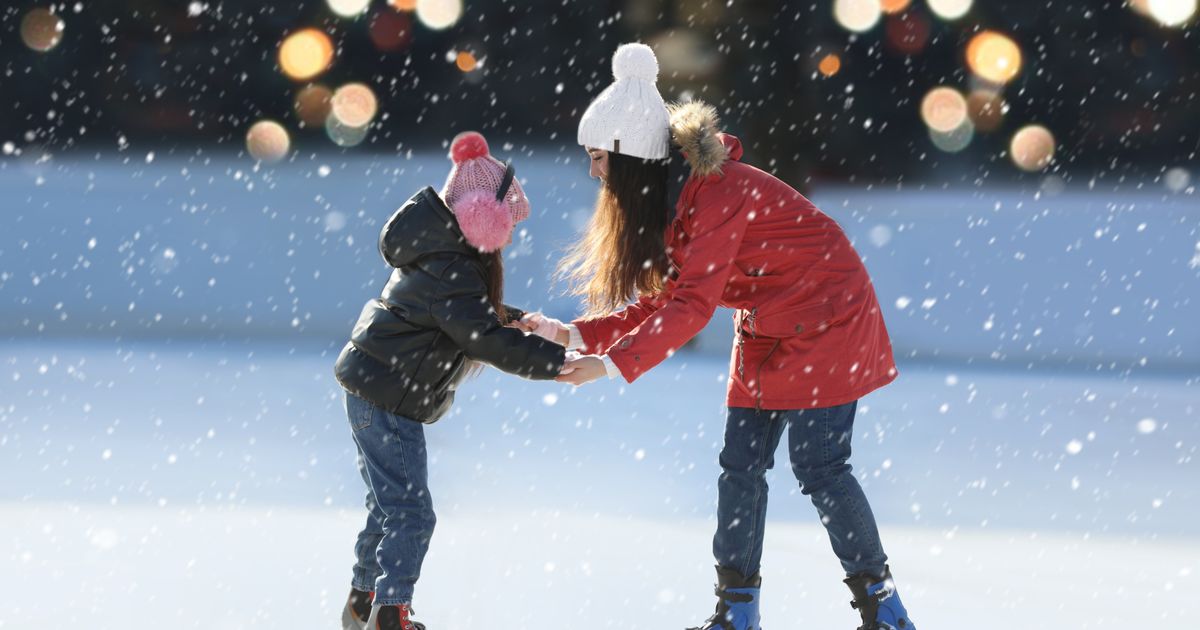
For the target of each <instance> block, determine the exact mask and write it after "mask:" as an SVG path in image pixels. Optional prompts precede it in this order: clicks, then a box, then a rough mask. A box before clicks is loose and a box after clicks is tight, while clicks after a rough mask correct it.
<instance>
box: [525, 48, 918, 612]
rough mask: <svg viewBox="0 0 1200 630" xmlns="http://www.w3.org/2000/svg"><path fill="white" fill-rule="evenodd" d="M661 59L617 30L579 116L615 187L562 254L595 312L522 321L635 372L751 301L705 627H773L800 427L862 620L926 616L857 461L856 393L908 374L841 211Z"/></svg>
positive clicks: (598, 172)
mask: <svg viewBox="0 0 1200 630" xmlns="http://www.w3.org/2000/svg"><path fill="white" fill-rule="evenodd" d="M657 72H658V64H657V60H656V59H655V57H654V54H653V52H652V51H651V50H650V48H648V47H646V46H644V45H641V44H627V45H624V46H622V47H620V48H619V49H618V50H617V53H616V55H615V56H614V58H613V74H614V76H615V77H616V81H615V82H614V83H613V84H612V85H611V86H609V88H608V89H606V90H605V91H604V92H603V93H601V94H600V96H598V97H597V98H596V100H595V101H594V102H593V103H592V104H591V105H590V107H589V108H588V110H587V111H586V112H585V113H584V115H583V119H582V120H581V122H580V125H579V142H580V144H582V145H583V146H584V147H585V148H586V150H587V152H588V155H589V157H590V158H591V160H592V161H591V175H592V176H594V177H599V178H600V180H601V181H602V186H601V191H600V195H599V199H598V201H597V204H596V213H595V215H594V216H593V217H592V220H591V224H590V225H589V228H588V231H587V233H586V235H585V237H584V239H583V240H582V242H581V243H579V245H578V246H577V247H576V248H575V249H574V250H573V251H571V252H570V253H569V255H568V256H567V258H566V259H565V260H564V261H563V267H562V269H563V271H564V273H565V274H566V275H567V277H569V278H570V279H571V280H572V281H574V285H575V290H576V293H578V294H580V295H582V296H584V297H585V298H586V301H587V304H588V314H587V316H586V317H584V318H581V319H579V320H576V321H575V322H573V323H571V324H570V325H565V324H562V323H561V322H558V321H556V320H553V319H551V318H548V317H545V316H542V315H541V314H531V315H528V316H526V317H525V318H524V320H523V323H524V325H525V326H526V327H527V328H528V329H529V330H532V331H534V332H537V333H538V334H540V335H541V336H543V337H546V338H548V339H554V340H555V341H557V342H559V343H560V344H563V345H564V346H567V347H570V348H579V349H582V350H583V351H584V352H586V353H588V354H589V356H584V357H581V358H577V359H574V360H570V361H568V363H567V365H566V366H564V371H565V370H568V369H570V370H573V371H572V372H570V373H565V374H564V375H563V376H560V377H559V379H558V380H560V381H563V382H570V383H574V384H576V385H580V384H583V383H586V382H588V381H591V380H594V379H596V378H599V377H601V376H604V375H606V374H607V375H608V376H609V377H610V378H612V377H616V376H620V377H622V378H624V379H625V380H626V381H628V382H631V383H632V382H633V381H634V380H636V379H637V378H638V377H639V376H641V375H642V374H644V373H646V372H647V371H648V370H650V369H652V368H653V367H654V366H656V365H658V364H659V363H660V362H662V361H663V360H664V359H666V358H667V357H668V356H670V355H671V354H672V353H673V352H674V351H675V350H676V349H678V348H680V347H681V346H683V345H684V344H685V343H687V341H688V340H690V339H691V338H692V337H693V336H695V335H696V334H697V333H698V332H700V330H701V329H702V328H703V327H704V325H705V324H706V323H708V320H709V319H710V318H711V317H712V314H713V311H714V309H715V308H716V307H717V306H727V307H732V308H735V309H737V313H736V316H735V318H734V323H735V327H736V331H737V338H736V341H735V343H734V347H733V352H732V357H731V359H730V378H729V381H728V393H727V397H726V403H727V405H728V418H727V424H726V429H725V444H724V448H723V449H722V451H721V456H720V464H721V468H722V473H721V476H720V478H719V480H718V507H717V531H716V535H715V536H714V538H713V552H714V555H715V556H716V560H717V588H716V594H717V597H718V602H717V611H716V614H714V615H713V616H712V617H711V618H709V620H708V621H707V622H706V623H705V624H704V625H703V628H704V629H706V630H707V629H714V628H722V629H724V630H751V629H753V630H757V629H758V628H759V627H760V626H759V610H758V607H759V588H760V584H761V578H760V576H759V565H760V560H761V557H762V546H763V531H764V519H765V515H766V507H767V484H766V480H765V474H766V471H767V470H768V469H770V468H771V467H772V466H773V464H774V457H773V453H774V451H775V448H776V446H777V445H778V443H779V441H780V439H781V437H782V435H783V432H784V430H785V429H786V430H787V431H788V447H789V448H788V452H789V455H790V459H791V463H792V471H793V472H794V473H795V475H796V478H797V480H798V481H799V482H800V488H801V490H802V492H803V493H804V494H805V495H807V496H808V497H809V498H810V499H811V500H812V503H813V505H814V506H815V507H816V508H817V512H818V514H819V515H820V517H821V522H822V523H823V524H824V525H825V528H826V529H827V531H828V534H829V540H830V542H831V544H832V546H833V551H834V553H835V554H836V555H837V557H838V559H839V560H840V561H841V563H842V567H843V568H844V569H845V571H846V575H847V577H846V580H845V582H846V584H847V585H848V586H849V587H850V590H851V592H852V593H853V597H854V599H853V602H852V605H853V606H854V607H855V608H857V609H858V610H859V612H860V614H861V616H862V622H863V625H862V626H861V628H863V629H876V628H904V629H906V630H908V629H910V628H913V627H914V626H913V624H912V621H911V620H910V619H909V618H908V614H907V612H906V611H905V609H904V606H903V604H902V603H901V602H900V597H899V595H898V594H897V592H896V589H895V585H894V583H893V581H892V579H891V575H890V572H889V569H888V566H887V564H886V563H887V556H886V555H885V554H884V551H883V547H882V545H881V543H880V540H879V533H878V530H877V528H876V525H875V519H874V516H873V515H872V513H871V507H870V505H869V504H868V503H867V499H866V497H865V496H864V495H863V492H862V489H861V487H860V486H859V484H858V482H857V480H856V479H855V478H854V476H853V475H852V474H850V465H849V464H848V463H847V460H848V458H849V457H850V438H851V436H852V434H853V421H854V412H855V408H856V404H857V401H858V399H859V398H861V397H863V396H865V395H866V394H868V393H869V392H871V391H873V390H875V389H877V388H879V387H882V386H883V385H885V384H887V383H889V382H891V381H892V380H893V379H895V377H896V368H895V364H894V363H893V359H892V350H891V343H890V341H889V340H888V335H887V330H886V328H885V327H884V323H883V316H882V314H881V312H880V308H879V303H878V302H877V300H876V298H875V293H874V290H873V289H872V287H871V281H870V278H869V277H868V275H867V272H866V269H865V268H864V267H863V265H862V262H861V260H860V259H859V257H858V254H857V253H856V252H855V251H854V249H853V247H851V245H850V243H849V241H848V240H847V238H846V236H845V235H844V234H843V232H842V230H841V228H840V227H839V226H838V225H837V223H835V222H834V221H833V220H832V219H830V218H829V217H827V216H826V215H824V214H822V213H821V212H820V211H819V210H817V208H816V207H814V206H813V204H812V203H811V202H809V201H808V199H805V198H804V197H803V196H802V195H801V194H800V193H798V192H796V191H795V190H793V189H792V188H791V187H789V186H788V185H787V184H785V183H783V182H782V181H780V180H778V179H776V178H775V177H772V176H771V175H769V174H767V173H765V172H763V171H761V170H758V169H757V168H754V167H753V166H750V165H747V164H743V163H741V162H740V161H739V160H740V158H741V156H742V147H741V143H740V142H739V141H738V139H737V138H735V137H733V136H731V135H728V134H724V133H720V132H719V131H718V121H717V116H716V111H715V110H714V109H713V108H712V107H710V106H708V105H705V104H703V103H698V102H693V103H687V104H683V105H679V106H676V107H673V108H672V109H670V110H668V109H667V108H666V107H665V105H664V104H663V101H662V97H661V96H660V95H659V93H658V91H657V88H656V87H655V81H656V78H657ZM671 140H673V142H674V144H675V145H676V146H677V148H678V149H679V152H680V153H681V154H682V156H683V158H684V159H686V163H687V167H688V168H689V172H688V173H687V174H686V179H684V180H682V189H681V190H679V191H678V192H677V193H672V192H669V191H668V189H669V188H671V187H672V186H671V184H673V183H675V182H676V179H675V178H673V177H672V176H671V174H670V173H669V167H668V166H667V165H666V164H667V163H666V162H665V161H664V160H666V159H667V158H668V154H669V144H670V141H671ZM668 197H674V198H673V199H670V200H669V199H668ZM672 206H673V210H668V208H671V207H672ZM633 297H637V300H636V302H634V303H633V304H631V305H629V306H627V307H625V308H623V309H621V310H616V309H617V308H618V307H620V306H621V305H623V304H625V303H626V302H627V301H628V300H629V299H631V298H633ZM614 311H615V312H614ZM596 355H599V356H596Z"/></svg>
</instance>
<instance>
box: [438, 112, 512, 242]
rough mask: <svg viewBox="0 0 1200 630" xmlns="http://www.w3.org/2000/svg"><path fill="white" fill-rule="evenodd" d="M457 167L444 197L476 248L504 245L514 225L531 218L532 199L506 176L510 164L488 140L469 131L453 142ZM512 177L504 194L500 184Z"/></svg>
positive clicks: (452, 157)
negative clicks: (492, 149) (493, 150)
mask: <svg viewBox="0 0 1200 630" xmlns="http://www.w3.org/2000/svg"><path fill="white" fill-rule="evenodd" d="M450 160H451V161H452V162H454V168H452V169H451V170H450V175H449V177H447V178H446V185H445V186H444V187H443V188H442V199H443V200H444V201H445V202H446V205H447V206H449V207H450V211H451V212H453V213H454V216H455V218H457V219H458V226H459V227H460V228H462V231H463V236H465V237H466V239H467V243H469V244H470V245H471V246H472V247H474V248H475V249H478V250H479V251H481V252H485V253H487V252H494V251H498V250H500V249H501V248H502V247H504V246H505V245H506V244H507V243H508V240H509V237H511V236H512V231H513V226H515V225H516V224H517V223H518V222H519V221H524V220H525V219H527V218H529V200H528V199H527V198H526V197H525V191H524V190H522V189H521V184H520V182H518V181H517V180H516V178H515V177H512V176H511V174H510V175H509V176H508V177H507V178H506V177H505V173H506V171H507V170H508V167H507V166H506V165H505V164H504V163H503V162H501V161H500V160H497V159H496V158H494V157H492V156H491V154H490V153H489V152H488V145H487V140H485V139H484V138H483V136H482V135H481V134H479V133H478V132H475V131H466V132H463V133H460V134H458V135H457V136H455V137H454V140H453V141H452V142H451V143H450ZM506 179H508V180H509V184H508V186H507V189H506V190H504V193H503V195H502V196H501V195H500V194H499V193H500V192H501V187H502V186H504V184H505V180H506Z"/></svg>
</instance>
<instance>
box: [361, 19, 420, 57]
mask: <svg viewBox="0 0 1200 630" xmlns="http://www.w3.org/2000/svg"><path fill="white" fill-rule="evenodd" d="M367 33H368V35H370V36H371V43H372V44H375V48H377V49H379V50H381V51H383V52H395V51H397V50H402V49H404V48H407V47H408V45H409V44H411V43H412V18H410V17H408V14H407V13H397V12H395V11H392V10H390V9H384V10H382V11H380V12H378V13H376V14H375V16H374V17H373V18H371V26H370V28H369V29H368V31H367Z"/></svg>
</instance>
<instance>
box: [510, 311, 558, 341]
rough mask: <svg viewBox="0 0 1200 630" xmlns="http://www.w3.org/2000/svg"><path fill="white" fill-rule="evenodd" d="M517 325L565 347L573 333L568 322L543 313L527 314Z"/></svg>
mask: <svg viewBox="0 0 1200 630" xmlns="http://www.w3.org/2000/svg"><path fill="white" fill-rule="evenodd" d="M517 327H518V328H520V329H521V330H523V331H525V332H528V333H533V334H535V335H537V336H539V337H541V338H542V339H546V340H549V341H553V342H554V343H557V344H558V345H560V346H564V347H565V346H566V345H567V343H569V342H570V339H571V333H570V332H569V331H568V330H567V325H566V324H564V323H562V322H560V321H558V320H557V319H554V318H553V317H547V316H545V315H543V314H541V313H528V314H526V315H525V316H524V317H522V318H521V319H520V321H519V322H518V323H517Z"/></svg>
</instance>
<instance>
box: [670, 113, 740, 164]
mask: <svg viewBox="0 0 1200 630" xmlns="http://www.w3.org/2000/svg"><path fill="white" fill-rule="evenodd" d="M670 112H671V138H672V140H673V141H674V142H675V145H676V146H678V147H679V149H680V150H681V151H683V155H684V157H685V158H686V159H687V162H688V165H689V166H691V168H692V173H693V174H695V175H700V176H701V177H707V176H709V175H720V174H721V167H722V166H724V164H725V162H727V161H729V160H740V159H741V157H742V143H741V141H739V140H738V139H737V138H736V137H734V136H731V135H729V134H726V133H721V132H720V131H719V129H720V119H719V118H718V117H717V110H716V108H714V107H713V106H712V105H709V104H708V103H705V102H703V101H692V102H690V103H680V104H675V105H672V106H671V107H670Z"/></svg>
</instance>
